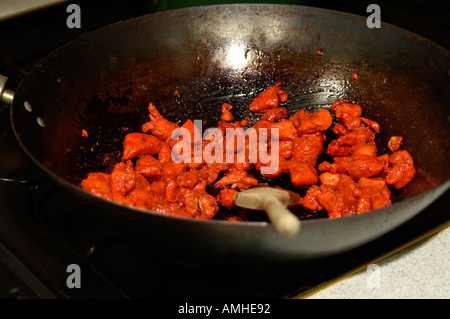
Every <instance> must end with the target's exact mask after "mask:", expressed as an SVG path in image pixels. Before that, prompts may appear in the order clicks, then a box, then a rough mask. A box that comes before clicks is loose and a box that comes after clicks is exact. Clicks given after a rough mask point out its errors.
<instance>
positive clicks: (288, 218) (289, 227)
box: [262, 197, 301, 237]
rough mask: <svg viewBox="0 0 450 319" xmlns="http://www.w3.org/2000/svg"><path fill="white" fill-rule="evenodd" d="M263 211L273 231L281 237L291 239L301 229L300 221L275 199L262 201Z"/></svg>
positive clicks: (268, 198) (270, 198) (269, 198)
mask: <svg viewBox="0 0 450 319" xmlns="http://www.w3.org/2000/svg"><path fill="white" fill-rule="evenodd" d="M262 204H263V206H264V210H265V211H266V214H267V216H268V217H269V219H270V221H271V223H272V224H273V226H274V227H275V229H276V230H277V231H278V232H279V233H280V234H282V235H284V236H287V237H292V236H295V235H296V234H298V232H299V231H300V228H301V224H300V219H298V217H297V216H295V215H294V214H293V213H292V212H291V211H290V210H289V209H287V208H286V207H285V206H284V205H283V204H282V203H281V202H280V201H279V200H278V199H277V198H275V197H267V198H264V199H263V203H262Z"/></svg>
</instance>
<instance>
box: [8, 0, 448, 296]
mask: <svg viewBox="0 0 450 319" xmlns="http://www.w3.org/2000/svg"><path fill="white" fill-rule="evenodd" d="M274 2H275V1H274ZM350 3H352V2H349V4H348V6H346V7H345V8H342V9H345V10H343V11H349V12H352V11H351V8H353V12H354V13H357V14H362V15H363V14H365V11H361V4H360V3H361V2H358V3H359V4H354V5H353V6H351V5H350ZM390 3H391V5H390V7H388V8H390V9H389V10H390V11H389V12H386V16H387V17H391V18H392V20H393V21H390V22H391V23H393V24H396V25H399V26H403V27H405V28H408V24H410V23H411V21H412V16H408V14H405V10H406V13H407V12H411V10H413V11H414V12H416V11H417V10H419V9H420V8H421V7H420V6H423V5H421V4H419V2H417V4H414V2H412V3H411V7H409V10H410V11H407V10H408V8H405V7H402V9H403V11H402V12H401V14H400V13H399V14H398V15H396V13H395V10H394V9H395V8H397V9H398V7H395V3H396V2H395V1H394V2H390ZM392 3H394V5H392ZM108 4H109V6H105V5H104V4H103V5H102V1H99V2H96V5H93V4H92V3H91V4H89V3H88V2H86V3H83V2H81V5H80V6H81V8H83V12H84V14H85V16H83V27H82V28H81V30H72V29H68V28H66V25H65V18H66V17H67V13H66V10H65V9H66V7H67V4H65V3H63V4H59V5H57V6H55V7H51V8H46V9H41V10H39V11H36V12H33V13H29V14H26V15H23V16H20V17H15V18H10V19H7V20H5V21H3V22H1V26H0V29H2V30H5V27H7V28H6V29H7V30H12V31H9V32H7V33H4V34H1V36H0V40H2V43H6V44H7V45H6V46H5V45H3V46H2V49H1V50H0V56H1V59H0V61H1V62H0V74H4V75H6V76H8V77H9V78H10V81H9V82H8V85H9V89H11V90H14V88H15V86H16V85H17V84H18V83H19V82H20V79H21V78H22V77H23V76H24V74H25V73H26V72H27V71H28V70H29V69H30V68H31V67H32V66H33V65H34V64H36V63H37V62H38V61H39V60H40V59H42V58H43V57H45V56H46V55H47V54H48V53H50V52H51V51H53V50H54V49H56V48H57V47H59V46H60V45H62V44H64V43H65V42H68V41H70V40H71V39H73V38H75V37H77V36H78V35H80V34H81V33H82V32H88V31H89V30H93V29H96V28H98V27H101V26H102V25H106V24H110V23H113V22H115V21H119V20H123V19H126V18H129V17H133V16H137V15H141V14H147V13H150V12H153V11H154V10H157V7H155V6H154V5H150V4H149V2H148V1H142V2H140V1H136V2H133V5H129V4H127V5H126V6H125V1H108ZM308 4H309V5H316V4H317V5H316V6H321V5H322V6H323V7H328V8H331V9H340V8H339V7H336V8H335V7H333V4H331V3H326V2H320V1H317V2H311V3H308ZM380 4H381V3H380ZM105 8H109V9H105ZM429 9H430V8H429ZM400 11H401V10H400ZM429 14H430V15H436V14H437V13H436V11H435V10H431V9H430V11H429ZM443 14H444V15H447V17H448V11H447V12H445V11H444V12H443ZM407 16H408V17H409V18H406V17H407ZM49 17H56V18H55V19H49ZM395 17H397V20H395ZM440 17H441V16H440ZM422 19H424V20H426V21H428V22H427V23H429V21H430V20H429V19H426V18H422ZM435 21H436V24H437V26H436V25H434V26H427V27H424V28H423V29H422V31H423V34H424V35H425V36H427V37H428V36H429V35H430V34H431V33H432V31H430V30H432V29H433V28H434V27H436V28H439V30H441V29H440V28H442V25H439V23H441V21H443V20H439V19H436V20H435ZM447 21H448V20H447ZM25 22H27V23H28V24H27V23H25ZM30 23H31V24H30ZM401 24H403V25H401ZM55 25H62V27H59V28H58V27H55ZM410 29H411V28H410ZM32 30H33V31H32ZM418 30H419V31H420V28H419V27H417V26H416V30H413V31H415V32H416V33H420V32H418ZM433 36H434V39H433V40H434V41H436V42H438V43H441V44H442V45H443V46H446V47H448V42H447V41H448V39H447V37H444V36H442V34H439V33H438V34H436V33H433ZM31 38H32V39H33V41H31V42H30V41H27V39H31ZM0 150H1V153H0V298H3V299H6V298H13V299H16V298H28V299H36V298H43V299H52V298H63V299H66V298H74V299H77V298H83V299H84V298H93V299H105V298H114V299H130V298H158V299H160V298H178V299H179V298H201V299H211V298H214V299H217V298H228V299H229V298H233V299H236V298H265V299H283V298H293V297H300V298H301V297H302V296H303V295H306V294H307V293H308V292H309V291H310V290H311V289H314V288H315V287H318V286H320V285H322V284H324V283H326V282H328V281H330V280H333V279H334V278H337V277H340V276H342V275H343V274H346V273H348V272H350V271H352V270H354V269H358V268H361V267H366V266H367V265H368V264H370V263H371V262H372V261H373V260H376V259H377V258H379V257H380V256H383V255H386V254H389V253H390V252H393V251H395V250H397V249H398V247H404V246H405V244H406V245H408V243H413V242H415V240H416V239H417V238H418V237H420V236H422V235H423V234H431V233H433V232H435V231H438V230H439V229H441V228H442V227H443V225H446V224H448V220H449V218H448V204H447V203H448V200H449V195H450V194H449V192H447V193H446V194H444V195H443V196H442V197H441V198H439V199H438V200H437V201H436V202H435V203H433V204H432V205H430V206H429V207H428V208H427V209H426V210H424V211H423V212H421V213H420V214H419V215H417V216H416V217H415V218H413V219H412V220H410V221H408V222H407V223H405V224H404V225H402V226H400V227H399V228H397V229H395V230H394V231H392V232H390V233H388V234H386V235H384V236H382V237H380V238H379V239H377V240H375V241H373V242H370V243H368V244H365V245H363V246H361V247H359V248H356V249H354V250H351V251H349V252H346V253H343V254H339V255H336V256H332V257H328V258H325V259H321V260H317V261H308V262H303V263H300V264H289V265H278V266H275V265H271V266H267V265H260V266H254V265H253V266H242V265H239V266H237V265H220V264H219V265H214V266H211V265H202V264H192V263H188V262H184V261H180V260H174V259H172V258H169V257H167V256H164V255H161V254H159V253H158V252H156V251H152V250H151V249H150V248H148V247H146V246H144V245H143V244H142V243H140V242H139V240H137V239H135V238H131V237H129V236H128V235H126V234H124V233H122V232H121V231H120V230H118V229H116V228H114V226H112V225H110V224H108V223H105V222H104V221H103V220H98V219H96V218H95V217H93V216H94V215H93V214H90V213H89V209H90V207H86V205H85V204H83V203H81V202H80V201H79V200H77V199H76V198H74V197H72V195H71V194H69V193H67V192H66V191H65V190H64V189H62V188H60V187H59V186H58V185H57V184H55V183H54V182H53V181H52V180H51V179H49V178H48V177H47V176H46V175H45V174H44V173H43V172H41V171H40V170H39V168H38V167H37V166H35V164H34V163H33V162H32V161H30V160H29V159H28V157H27V156H26V155H25V154H24V153H23V152H22V150H21V148H20V146H19V145H18V143H17V141H16V139H15V137H14V134H13V132H12V129H11V124H10V119H9V108H8V107H7V106H1V108H0ZM74 266H75V267H78V268H77V269H78V270H79V271H80V274H81V277H80V278H78V279H79V280H80V282H81V285H80V286H77V285H76V282H74V281H73V278H74V277H73V276H72V275H73V274H74V272H73V269H74V268H73V267H74ZM211 278H213V279H214V280H212V279H211Z"/></svg>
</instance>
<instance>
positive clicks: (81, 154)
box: [11, 5, 450, 263]
mask: <svg viewBox="0 0 450 319" xmlns="http://www.w3.org/2000/svg"><path fill="white" fill-rule="evenodd" d="M318 49H320V50H322V51H323V53H324V54H323V55H322V56H320V55H318V54H317V53H316V50H318ZM233 52H234V53H233ZM232 54H236V56H234V57H232V58H231V56H232ZM355 72H356V73H357V74H358V80H354V79H352V74H353V73H355ZM384 79H387V81H384ZM276 82H282V87H283V89H285V90H286V91H287V92H288V93H289V95H290V100H289V101H288V102H287V104H286V107H287V109H288V110H289V112H295V111H298V110H299V109H300V108H305V107H308V108H310V109H314V108H319V107H325V108H328V107H329V106H330V104H331V102H332V101H334V100H337V99H344V98H345V99H349V100H352V101H355V102H356V103H358V104H360V105H362V106H363V108H364V114H365V116H366V117H368V118H371V119H373V120H375V121H378V122H379V123H380V125H381V128H382V129H381V131H380V133H379V134H378V135H379V136H378V141H379V145H378V146H379V149H380V151H381V152H386V151H387V150H386V145H387V140H388V138H389V137H390V136H392V135H401V136H403V137H404V141H405V143H404V146H403V147H404V148H405V149H407V150H408V151H409V152H410V153H411V154H412V156H413V157H414V159H415V164H416V168H417V174H416V177H415V178H414V180H413V181H412V182H411V183H410V184H408V185H407V187H405V188H404V189H402V190H401V191H398V192H394V201H395V203H394V204H393V205H391V206H389V207H387V208H384V209H380V210H376V211H372V212H369V213H365V214H360V215H355V216H348V217H344V218H340V219H336V220H330V219H327V218H317V219H311V220H310V219H308V220H303V225H302V230H301V233H300V234H299V235H298V236H296V237H294V238H285V237H283V236H281V235H279V234H278V233H277V232H276V231H275V230H274V228H273V227H272V225H270V223H268V222H267V221H255V222H246V223H227V222H225V221H222V220H207V221H205V220H193V219H187V218H179V217H171V216H163V215H160V214H157V213H153V212H150V211H143V210H140V209H137V208H134V207H128V206H123V205H121V204H117V203H113V202H109V201H106V200H103V199H100V198H98V197H95V196H93V195H91V194H89V193H86V192H84V191H83V190H82V189H81V188H80V187H79V183H80V181H81V180H82V179H83V178H84V177H86V174H87V173H88V172H91V171H108V170H109V169H110V168H111V166H112V165H114V164H115V163H116V162H117V161H118V160H119V159H120V156H121V150H122V141H123V137H124V136H125V134H127V133H129V132H131V131H139V130H140V125H141V124H142V123H144V122H145V121H147V116H148V111H147V105H148V103H149V102H153V103H154V104H155V105H156V106H158V108H159V109H160V110H161V112H162V113H163V115H164V116H166V117H167V118H168V119H170V120H172V121H178V120H179V121H185V120H186V119H187V118H191V119H202V120H203V125H204V126H203V127H204V128H206V127H214V126H215V125H216V124H217V121H218V119H219V116H220V111H219V110H220V105H221V103H223V102H227V103H230V104H232V105H233V106H234V109H233V111H235V117H236V118H239V119H241V118H246V119H248V120H249V121H250V123H251V122H252V121H255V120H256V119H257V118H256V117H255V116H254V115H251V114H249V111H248V105H249V103H250V101H251V99H253V97H254V96H255V95H256V94H257V93H258V92H260V91H262V90H263V89H265V88H267V87H268V86H271V85H274V84H275V83H276ZM449 88H450V87H449V53H448V51H447V50H445V49H443V48H441V47H439V46H438V45H436V44H434V43H432V42H430V41H428V40H427V39H424V38H422V37H420V36H417V35H415V34H412V33H410V32H408V31H405V30H403V29H399V28H397V27H394V26H391V25H388V24H382V27H381V28H380V29H376V28H375V29H370V28H368V27H367V26H366V18H365V17H360V16H355V15H350V14H345V13H341V12H335V11H328V10H323V9H317V8H309V7H300V6H277V5H225V6H211V7H195V8H188V9H180V10H175V11H168V12H162V13H156V14H151V15H148V16H143V17H138V18H135V19H131V20H127V21H123V22H120V23H117V24H114V25H111V26H108V27H106V28H103V29H100V30H98V31H95V32H93V33H90V34H87V35H85V36H82V37H81V38H79V39H77V40H75V41H73V42H71V43H69V44H67V45H65V46H64V47H62V48H60V49H59V50H57V51H56V52H54V53H52V54H51V55H49V56H48V57H47V58H45V59H44V60H43V61H41V62H40V63H39V64H38V65H36V66H35V67H34V68H33V69H32V70H31V71H30V72H29V74H28V75H27V76H26V77H25V79H24V80H23V81H22V82H21V84H20V85H19V87H18V88H17V91H16V92H15V96H14V102H13V105H12V108H11V119H12V125H13V129H14V132H15V134H16V136H17V139H18V140H19V142H20V143H21V145H22V146H23V148H24V149H25V151H26V152H27V153H28V154H29V155H30V156H31V158H32V159H33V160H35V162H36V163H38V165H39V166H41V167H42V169H43V170H45V171H46V172H47V173H48V174H49V175H50V176H52V177H53V178H54V179H55V180H56V181H57V182H58V183H59V184H60V185H62V186H63V187H64V188H65V189H67V190H69V191H70V192H72V193H73V194H74V195H75V196H78V198H80V199H81V200H82V201H83V202H84V203H85V205H84V206H85V207H86V209H87V210H89V211H92V213H95V214H98V215H99V216H101V217H104V218H105V219H106V220H110V221H112V222H115V224H116V225H117V226H118V227H121V228H123V229H124V230H125V231H127V232H129V233H130V234H132V235H134V236H137V237H139V238H141V239H142V240H143V241H144V242H145V243H146V244H147V245H148V246H149V247H150V248H152V249H155V250H158V251H160V252H162V253H164V254H167V255H171V256H173V257H176V258H179V259H189V260H195V261H215V262H216V261H220V262H237V263H247V262H290V261H303V260H309V259H314V258H320V257H323V256H328V255H331V254H336V253H340V252H343V251H346V250H350V249H352V248H354V247H357V246H359V245H362V244H364V243H366V242H368V241H371V240H373V239H375V238H377V237H379V236H381V235H383V234H385V233H386V232H389V231H391V230H393V229H394V228H396V227H397V226H399V225H400V224H402V223H403V222H405V221H407V220H409V219H411V218H412V217H413V216H415V215H416V214H417V213H419V212H420V211H421V210H422V209H424V208H425V207H426V206H428V205H429V204H430V203H431V202H433V201H434V200H435V199H436V198H437V197H439V196H440V195H441V194H443V193H444V192H445V191H446V190H447V189H448V188H449V186H450V179H449V177H450V168H449V166H448V165H447V163H448V160H447V159H448V158H449V156H450V153H449V140H450V139H449V130H448V124H449V123H448V119H449V108H448V101H449V100H450V96H449V95H450V93H449V92H450V90H449ZM176 90H178V92H179V93H180V95H179V96H175V95H174V92H175V91H176ZM82 129H85V130H87V131H88V132H89V137H88V138H84V137H82V135H81V130H82ZM299 216H300V217H302V215H301V214H300V215H299ZM302 218H303V217H302Z"/></svg>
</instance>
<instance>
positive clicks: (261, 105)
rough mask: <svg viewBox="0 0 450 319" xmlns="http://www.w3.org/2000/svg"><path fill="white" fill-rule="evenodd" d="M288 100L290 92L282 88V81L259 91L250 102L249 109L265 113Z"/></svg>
mask: <svg viewBox="0 0 450 319" xmlns="http://www.w3.org/2000/svg"><path fill="white" fill-rule="evenodd" d="M287 100H288V94H287V92H286V91H284V90H282V89H281V82H278V83H277V84H276V85H274V86H271V87H269V88H268V89H267V90H265V91H263V92H261V93H259V94H258V95H257V96H256V97H255V98H254V100H253V101H252V102H251V103H250V106H249V109H250V111H252V112H258V113H265V112H267V111H268V110H270V109H274V108H276V107H278V105H279V104H280V103H284V102H286V101H287Z"/></svg>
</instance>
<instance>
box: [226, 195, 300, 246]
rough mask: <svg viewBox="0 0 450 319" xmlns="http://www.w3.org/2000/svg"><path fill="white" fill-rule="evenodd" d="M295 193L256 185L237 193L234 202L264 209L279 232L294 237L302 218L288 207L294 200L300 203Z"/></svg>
mask: <svg viewBox="0 0 450 319" xmlns="http://www.w3.org/2000/svg"><path fill="white" fill-rule="evenodd" d="M293 195H294V194H292V192H288V191H286V190H282V189H279V188H273V187H255V188H251V189H248V190H245V191H242V192H239V193H237V194H235V195H234V204H235V205H236V206H239V207H243V208H248V209H254V210H264V211H265V212H266V214H267V216H268V218H269V219H270V221H271V223H272V224H273V226H274V227H275V229H276V230H277V231H278V233H280V234H281V235H284V236H287V237H292V236H295V235H296V234H298V232H299V231H300V228H301V224H300V219H298V218H297V216H295V215H294V214H293V213H292V212H291V211H290V210H289V209H288V208H287V206H290V205H292V204H293V203H294V202H297V203H298V200H297V198H295V196H293ZM295 195H297V194H295Z"/></svg>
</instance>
